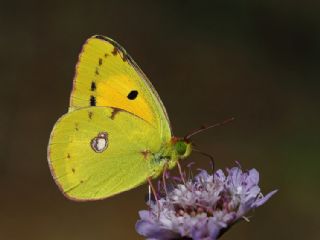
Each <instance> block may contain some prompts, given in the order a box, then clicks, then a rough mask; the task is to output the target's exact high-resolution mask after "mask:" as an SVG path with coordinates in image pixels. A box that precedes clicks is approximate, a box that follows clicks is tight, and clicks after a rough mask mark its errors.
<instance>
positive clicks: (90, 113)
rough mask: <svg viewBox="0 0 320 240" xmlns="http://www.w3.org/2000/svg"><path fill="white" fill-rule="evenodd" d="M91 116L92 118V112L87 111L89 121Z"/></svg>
mask: <svg viewBox="0 0 320 240" xmlns="http://www.w3.org/2000/svg"><path fill="white" fill-rule="evenodd" d="M92 116H93V112H91V111H89V112H88V117H89V119H92Z"/></svg>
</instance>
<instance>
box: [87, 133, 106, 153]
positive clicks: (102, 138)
mask: <svg viewBox="0 0 320 240" xmlns="http://www.w3.org/2000/svg"><path fill="white" fill-rule="evenodd" d="M108 144H109V141H108V133H106V132H101V133H99V134H98V136H97V137H94V138H93V139H92V140H91V148H92V149H93V150H94V151H95V152H97V153H101V152H103V151H104V150H105V149H106V148H107V147H108Z"/></svg>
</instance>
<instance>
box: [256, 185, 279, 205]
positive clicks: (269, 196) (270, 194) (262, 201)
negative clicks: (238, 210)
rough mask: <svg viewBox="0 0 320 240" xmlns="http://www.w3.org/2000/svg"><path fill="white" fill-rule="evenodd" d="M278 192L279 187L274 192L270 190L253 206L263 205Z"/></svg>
mask: <svg viewBox="0 0 320 240" xmlns="http://www.w3.org/2000/svg"><path fill="white" fill-rule="evenodd" d="M276 192H278V189H276V190H273V191H272V192H269V193H268V194H267V195H266V196H264V197H263V198H260V199H258V200H257V201H255V202H254V203H253V204H252V208H256V207H260V206H261V205H263V204H264V203H265V202H266V201H268V200H269V199H270V198H271V197H272V196H273V195H274V194H275V193H276Z"/></svg>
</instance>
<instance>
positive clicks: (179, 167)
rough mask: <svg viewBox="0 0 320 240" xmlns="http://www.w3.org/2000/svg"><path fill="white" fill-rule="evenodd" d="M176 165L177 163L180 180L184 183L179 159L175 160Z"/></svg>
mask: <svg viewBox="0 0 320 240" xmlns="http://www.w3.org/2000/svg"><path fill="white" fill-rule="evenodd" d="M177 165H178V169H179V173H180V177H181V180H182V182H183V184H184V185H186V180H185V179H184V174H183V172H182V168H181V165H180V162H179V159H178V160H177Z"/></svg>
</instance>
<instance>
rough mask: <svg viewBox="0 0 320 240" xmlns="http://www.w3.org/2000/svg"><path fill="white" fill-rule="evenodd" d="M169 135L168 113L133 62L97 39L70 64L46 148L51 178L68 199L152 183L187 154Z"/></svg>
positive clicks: (186, 146) (186, 144) (181, 141)
mask: <svg viewBox="0 0 320 240" xmlns="http://www.w3.org/2000/svg"><path fill="white" fill-rule="evenodd" d="M191 151H192V145H191V143H190V141H189V138H188V137H186V138H178V137H174V136H173V135H172V131H171V127H170V122H169V118H168V114H167V112H166V109H165V107H164V105H163V103H162V101H161V99H160V97H159V95H158V94H157V92H156V90H155V89H154V87H153V86H152V84H151V83H150V81H149V80H148V78H147V77H146V76H145V74H144V73H143V72H142V71H141V69H140V68H139V67H138V65H137V64H136V63H135V62H134V60H133V59H132V58H131V57H130V56H129V55H128V54H127V52H126V51H125V50H124V49H123V48H122V47H121V46H120V45H119V44H118V43H116V42H115V41H113V40H111V39H110V38H107V37H104V36H100V35H95V36H92V37H91V38H89V39H88V40H87V41H86V42H85V44H84V45H83V48H82V51H81V53H80V55H79V60H78V63H77V65H76V73H75V77H74V80H73V89H72V92H71V98H70V106H69V110H68V113H66V114H65V115H63V116H62V117H61V118H60V119H59V120H58V121H57V122H56V123H55V125H54V127H53V130H52V132H51V135H50V139H49V144H48V162H49V167H50V170H51V173H52V176H53V178H54V180H55V182H56V183H57V185H58V187H59V188H60V190H61V191H62V193H63V194H64V195H65V196H66V197H67V198H69V199H71V200H76V201H90V200H98V199H104V198H107V197H110V196H113V195H115V194H118V193H121V192H123V191H127V190H129V189H132V188H135V187H137V186H139V185H141V184H143V183H145V182H146V181H147V180H149V181H150V179H154V178H157V177H158V176H159V175H160V174H161V173H162V172H163V170H164V169H172V168H173V167H175V166H176V165H177V164H178V163H179V162H178V161H179V160H180V159H184V158H186V157H188V156H189V155H190V153H191Z"/></svg>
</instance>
